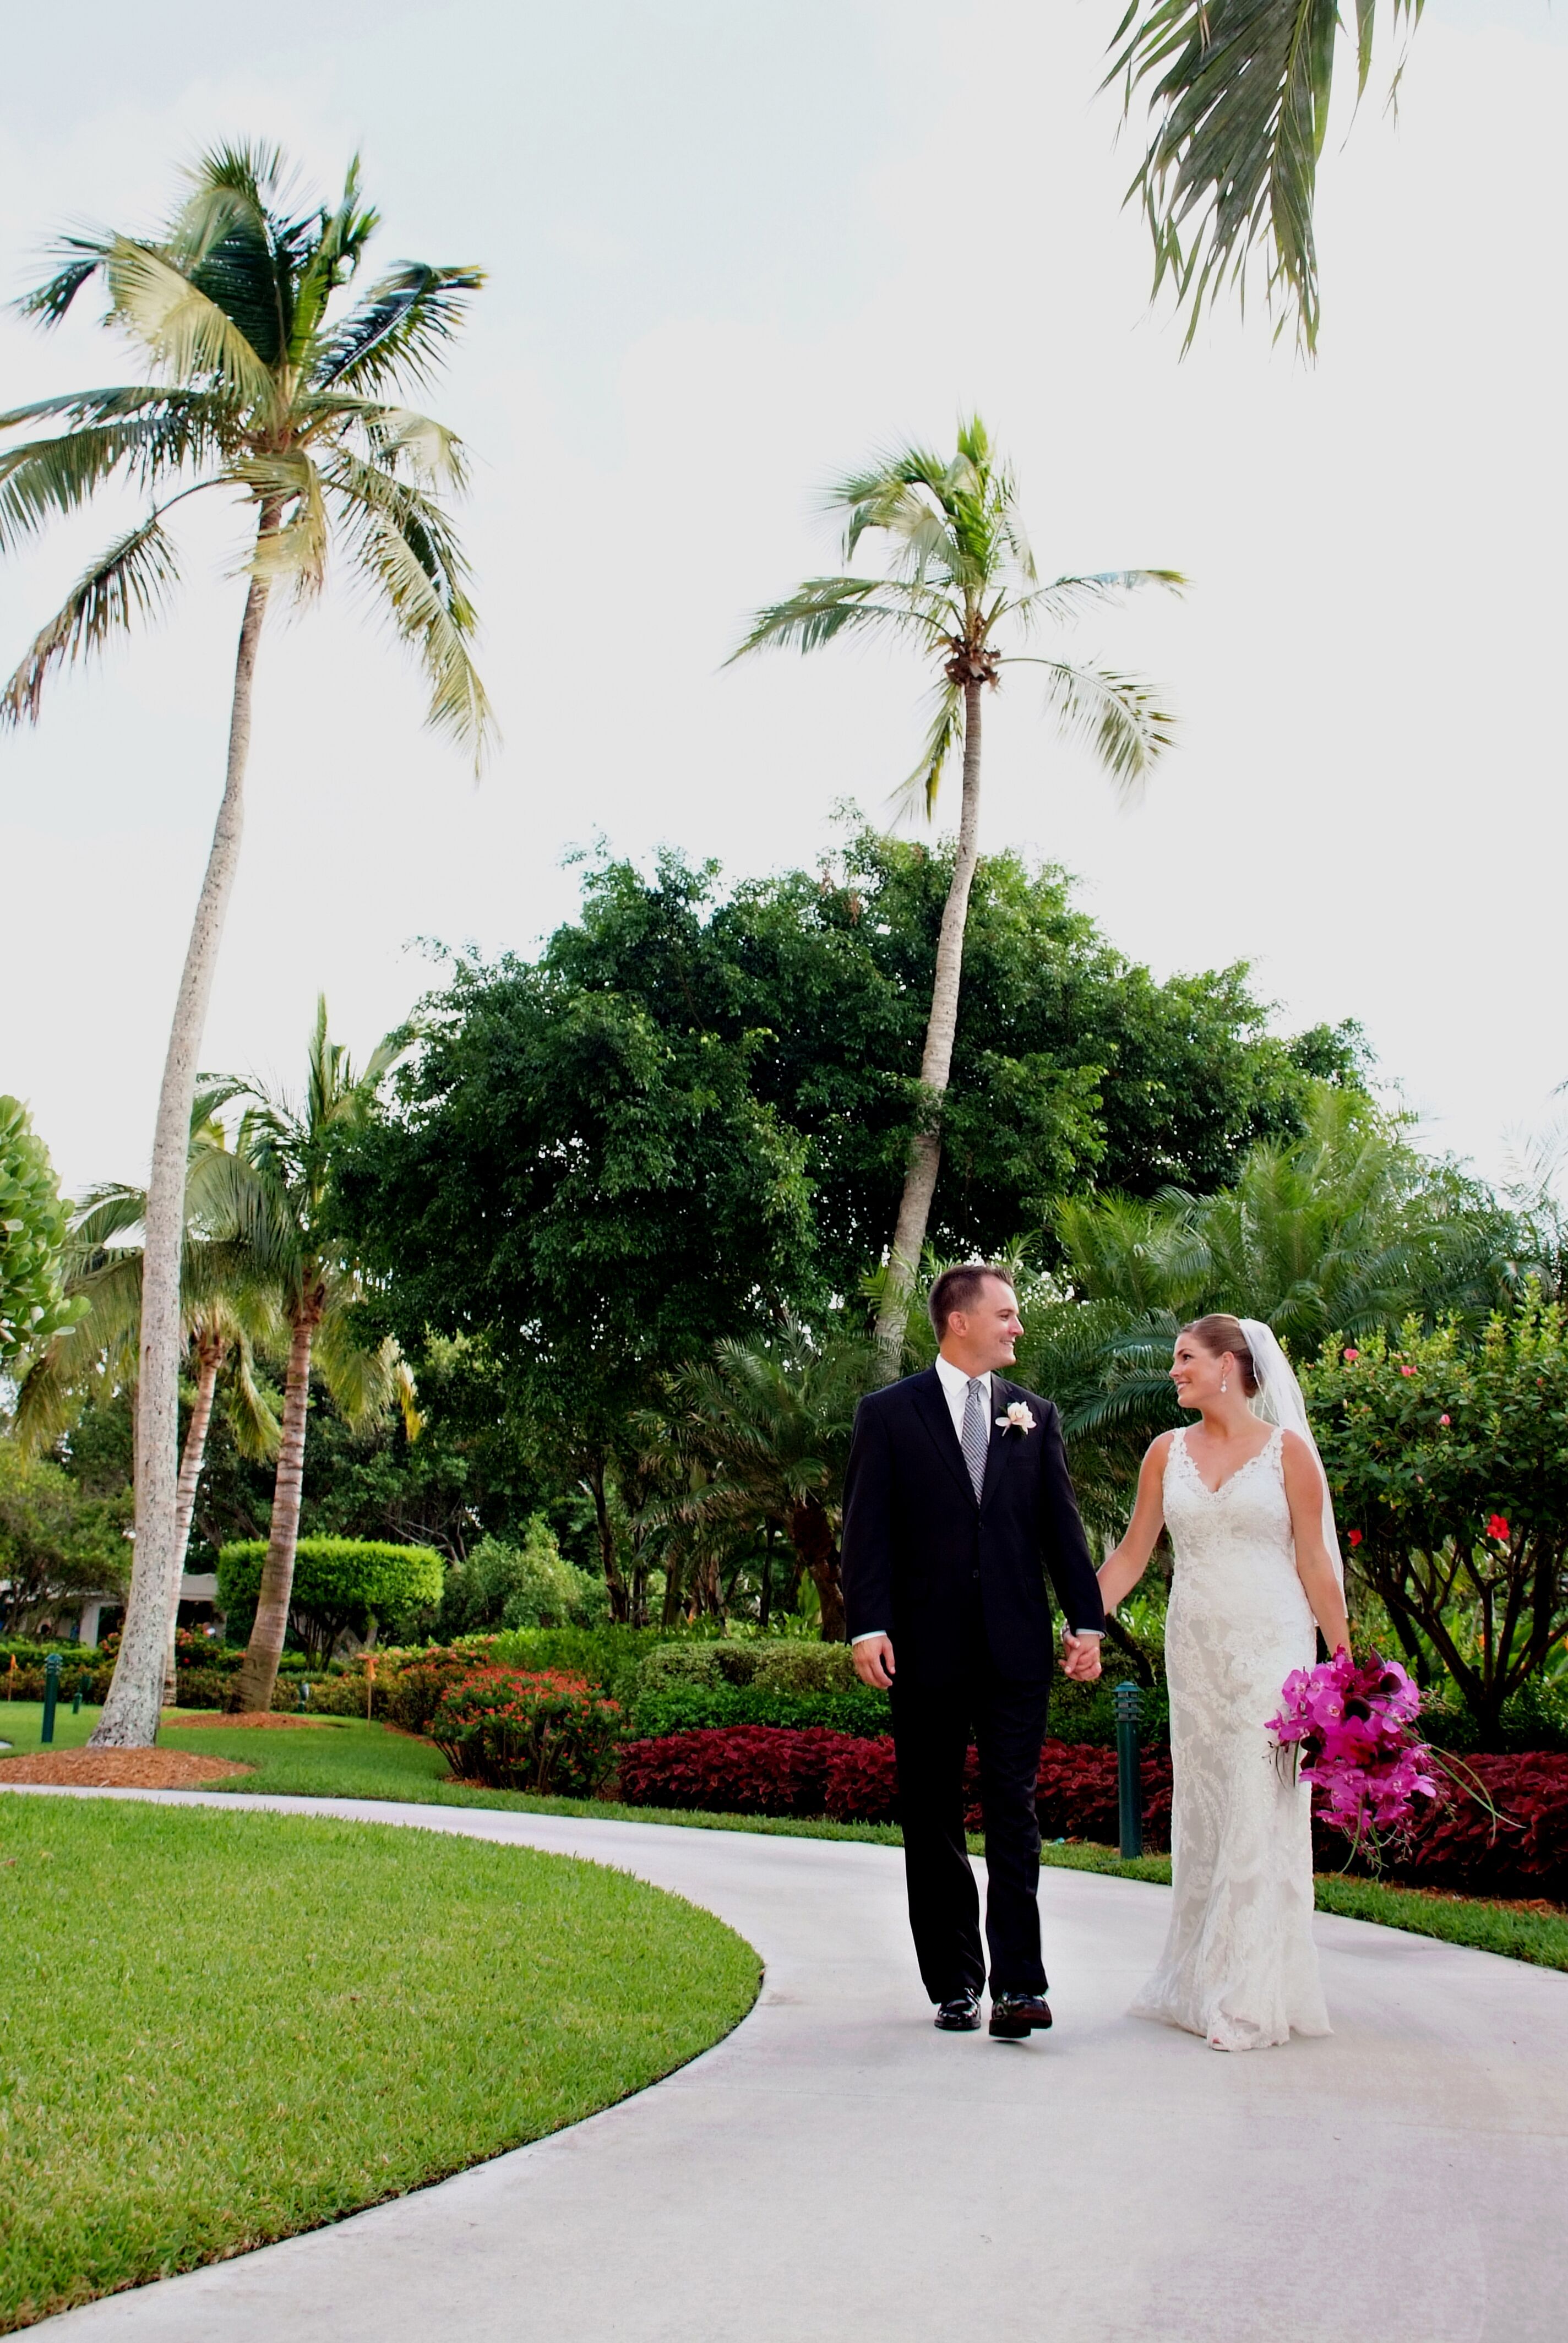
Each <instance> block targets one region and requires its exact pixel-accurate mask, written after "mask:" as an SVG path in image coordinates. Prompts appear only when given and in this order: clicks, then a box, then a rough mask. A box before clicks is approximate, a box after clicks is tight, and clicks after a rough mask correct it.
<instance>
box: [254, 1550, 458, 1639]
mask: <svg viewBox="0 0 1568 2343" xmlns="http://www.w3.org/2000/svg"><path fill="white" fill-rule="evenodd" d="M266 1552H267V1548H266V1539H265V1538H246V1539H241V1540H236V1543H235V1544H232V1545H226V1546H225V1547H224V1549H223V1551H222V1553H221V1554H219V1556H218V1565H217V1576H218V1600H219V1602H220V1603H221V1604H222V1605H223V1607H224V1608H225V1610H229V1609H231V1608H232V1609H233V1610H236V1611H241V1610H243V1611H252V1610H254V1609H255V1607H256V1595H257V1593H258V1591H259V1589H260V1586H261V1574H262V1567H263V1565H264V1564H265V1563H266ZM444 1580H445V1572H444V1570H443V1568H442V1564H441V1557H440V1555H439V1554H437V1553H435V1552H434V1550H433V1549H432V1548H431V1547H429V1546H420V1545H387V1544H382V1543H380V1542H379V1541H375V1540H371V1539H362V1538H301V1539H300V1541H299V1544H298V1546H297V1550H296V1554H295V1568H294V1591H293V1595H292V1598H291V1619H292V1622H293V1624H294V1626H295V1630H296V1633H297V1634H298V1635H299V1638H300V1641H301V1642H302V1643H303V1644H305V1646H306V1649H307V1652H310V1653H311V1654H315V1655H317V1657H319V1658H321V1659H322V1660H325V1658H326V1655H327V1653H328V1652H329V1651H330V1650H331V1648H332V1646H333V1644H335V1643H336V1642H337V1638H338V1636H339V1635H340V1634H342V1633H343V1632H344V1630H345V1628H352V1629H353V1630H354V1631H355V1632H356V1633H358V1634H368V1633H369V1631H370V1628H371V1626H372V1624H376V1625H377V1626H379V1625H387V1626H389V1627H392V1628H393V1629H395V1630H396V1629H397V1628H400V1627H404V1626H407V1625H409V1624H415V1623H417V1621H418V1620H419V1619H420V1618H421V1617H422V1616H427V1615H429V1614H432V1613H433V1612H434V1610H435V1608H436V1605H437V1604H438V1603H439V1602H440V1599H441V1594H442V1588H443V1584H444Z"/></svg>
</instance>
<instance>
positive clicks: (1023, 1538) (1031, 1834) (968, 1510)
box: [843, 1263, 1105, 2041]
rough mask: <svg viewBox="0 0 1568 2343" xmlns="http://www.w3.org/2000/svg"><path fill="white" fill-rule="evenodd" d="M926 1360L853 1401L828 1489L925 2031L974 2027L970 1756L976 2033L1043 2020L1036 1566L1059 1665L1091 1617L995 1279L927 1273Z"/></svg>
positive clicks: (1043, 1646) (1014, 1305)
mask: <svg viewBox="0 0 1568 2343" xmlns="http://www.w3.org/2000/svg"><path fill="white" fill-rule="evenodd" d="M930 1315H931V1324H932V1326H933V1327H934V1328H935V1330H936V1336H937V1342H938V1345H939V1355H938V1358H937V1363H936V1365H935V1366H934V1367H928V1368H927V1370H926V1371H925V1373H923V1374H918V1375H910V1376H908V1377H907V1378H906V1379H905V1380H904V1381H903V1382H902V1383H893V1384H890V1386H889V1387H888V1389H886V1390H885V1391H879V1392H873V1393H871V1394H870V1395H869V1398H866V1399H863V1400H862V1401H861V1403H860V1405H859V1412H858V1413H857V1414H856V1417H855V1433H854V1439H853V1441H852V1443H851V1444H850V1449H849V1470H848V1473H847V1474H846V1477H845V1482H844V1533H843V1579H844V1599H845V1604H846V1606H847V1609H848V1612H849V1637H850V1640H851V1642H852V1643H853V1645H854V1651H855V1666H856V1670H857V1672H858V1674H859V1677H860V1679H861V1682H862V1683H864V1684H875V1685H879V1686H881V1687H883V1688H884V1689H886V1690H887V1691H888V1692H889V1694H890V1704H891V1707H892V1717H893V1746H894V1752H895V1755H896V1757H897V1760H898V1769H899V1810H900V1817H901V1819H902V1823H903V1830H904V1870H905V1876H906V1880H907V1884H908V1888H909V1898H910V1927H911V1929H912V1930H913V1932H914V1938H915V1952H916V1956H917V1957H918V1958H919V1961H920V1976H921V1977H922V1978H923V1980H924V1982H925V1987H926V1991H927V1992H928V1993H929V1994H930V1997H931V1999H932V2001H933V2002H935V2003H936V2005H937V2016H936V2023H937V2025H938V2026H939V2027H940V2029H941V2030H942V2031H943V2032H944V2033H949V2034H969V2033H973V2032H974V2031H975V2029H976V2028H977V2027H978V2026H979V2025H980V1987H981V1986H982V1985H983V1984H984V1983H985V1979H986V1963H985V1959H984V1957H983V1956H982V1954H981V1950H980V1898H979V1896H978V1895H977V1893H976V1890H975V1881H974V1874H973V1872H972V1871H971V1870H970V1860H969V1854H968V1851H967V1848H966V1846H965V1842H964V1788H963V1776H964V1758H965V1753H966V1751H967V1749H968V1747H969V1745H970V1738H971V1735H972V1738H973V1740H974V1743H975V1745H976V1747H977V1749H978V1750H979V1753H980V1803H981V1805H982V1808H983V1811H984V1815H985V1834H986V1871H987V1877H988V1881H989V1886H988V1891H987V1896H986V1941H987V1944H988V1946H989V1947H990V1994H991V2015H990V2030H991V2032H992V2034H993V2035H997V2036H1000V2037H1001V2038H1002V2039H1004V2040H1010V2041H1020V2040H1023V2039H1024V2038H1025V2037H1027V2036H1028V2035H1029V2034H1030V2032H1031V2031H1033V2030H1034V2029H1036V2028H1041V2027H1044V2026H1049V2025H1050V2008H1049V2007H1048V2006H1047V2004H1046V2001H1045V1986H1046V1978H1045V1971H1044V1969H1043V1968H1042V1967H1041V1966H1040V1907H1039V1904H1038V1901H1037V1891H1038V1888H1039V1885H1040V1826H1039V1823H1038V1821H1037V1819H1036V1815H1035V1804H1034V1791H1035V1778H1036V1775H1038V1773H1039V1770H1040V1744H1041V1742H1042V1741H1043V1740H1044V1738H1045V1718H1046V1704H1047V1701H1048V1699H1049V1696H1050V1672H1051V1642H1052V1637H1051V1615H1050V1597H1049V1596H1048V1594H1047V1593H1046V1588H1045V1574H1046V1572H1047V1571H1049V1572H1050V1576H1051V1579H1052V1581H1053V1582H1054V1584H1055V1586H1056V1591H1057V1594H1058V1595H1059V1596H1060V1601H1061V1605H1062V1609H1063V1612H1064V1614H1065V1623H1064V1624H1063V1628H1062V1660H1063V1665H1064V1667H1065V1669H1066V1672H1067V1674H1069V1675H1070V1676H1072V1677H1075V1678H1077V1679H1079V1680H1081V1681H1089V1680H1091V1679H1092V1678H1093V1677H1095V1676H1097V1675H1098V1674H1100V1641H1099V1639H1100V1637H1101V1634H1103V1632H1104V1626H1105V1614H1104V1612H1103V1610H1102V1608H1101V1601H1100V1590H1099V1587H1098V1586H1097V1584H1096V1583H1095V1576H1094V1565H1093V1564H1092V1563H1091V1560H1090V1554H1089V1544H1088V1541H1087V1540H1086V1538H1085V1537H1084V1534H1083V1524H1082V1523H1081V1521H1080V1519H1079V1515H1078V1505H1077V1503H1076V1501H1075V1499H1074V1497H1073V1493H1072V1483H1071V1482H1070V1480H1069V1479H1068V1475H1067V1458H1066V1455H1065V1453H1064V1451H1063V1448H1062V1443H1061V1429H1060V1421H1059V1419H1058V1416H1057V1412H1056V1409H1055V1407H1054V1406H1053V1405H1052V1404H1051V1403H1050V1400H1042V1399H1037V1398H1036V1397H1035V1396H1034V1394H1033V1393H1031V1392H1027V1391H1024V1390H1023V1389H1022V1388H1021V1387H1020V1385H1019V1384H1017V1383H1007V1382H1004V1381H1003V1379H1002V1376H1001V1375H1000V1373H999V1372H998V1371H999V1369H1000V1368H1003V1367H1010V1365H1011V1364H1012V1361H1013V1352H1014V1345H1015V1344H1016V1342H1017V1341H1018V1338H1019V1336H1020V1334H1021V1333H1022V1332H1023V1323H1022V1321H1021V1320H1020V1317H1019V1314H1018V1301H1017V1297H1016V1296H1015V1294H1014V1292H1013V1290H1012V1287H1011V1285H1010V1282H1009V1281H1008V1278H1007V1276H1006V1274H1005V1272H1003V1271H1001V1270H1000V1269H993V1268H990V1266H988V1265H986V1264H983V1263H973V1264H970V1265H969V1266H967V1267H964V1268H961V1269H950V1270H946V1271H944V1272H943V1273H942V1275H941V1276H940V1277H939V1278H938V1280H937V1282H936V1283H935V1285H934V1286H933V1287H932V1289H931V1297H930Z"/></svg>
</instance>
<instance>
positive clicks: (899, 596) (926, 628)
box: [733, 416, 1183, 1381]
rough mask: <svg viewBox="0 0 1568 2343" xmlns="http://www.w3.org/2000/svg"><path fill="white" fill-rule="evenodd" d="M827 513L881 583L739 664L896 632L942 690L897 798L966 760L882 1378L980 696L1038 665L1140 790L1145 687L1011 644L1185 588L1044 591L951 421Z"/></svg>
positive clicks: (804, 598)
mask: <svg viewBox="0 0 1568 2343" xmlns="http://www.w3.org/2000/svg"><path fill="white" fill-rule="evenodd" d="M828 505H829V510H838V511H842V512H843V514H844V515H845V517H846V518H845V525H844V558H845V559H846V560H852V559H853V558H854V556H855V552H856V549H857V548H858V547H859V543H860V540H861V539H862V538H864V537H865V536H866V535H867V534H868V533H869V532H870V531H873V530H875V531H879V532H880V533H881V534H882V535H883V536H884V537H885V538H887V540H888V543H889V547H890V560H889V563H888V569H887V574H886V575H885V576H883V577H869V578H861V577H839V578H808V579H807V581H806V582H805V584H804V585H803V586H800V587H799V588H797V590H796V591H795V592H794V593H793V594H791V595H790V596H789V599H788V600H787V601H783V602H779V603H776V604H774V606H773V607H772V608H770V609H766V610H759V612H758V613H757V616H756V619H755V622H754V624H753V626H752V628H751V631H750V633H749V635H748V636H747V638H746V639H745V641H744V642H743V643H742V644H741V645H740V648H739V650H738V651H736V652H735V653H734V654H733V657H734V658H735V659H742V658H744V657H745V656H746V655H747V654H748V653H749V652H750V651H757V650H763V649H774V648H783V647H785V646H788V645H791V644H792V645H794V646H795V648H796V649H799V650H801V651H813V650H817V649H820V647H821V646H822V645H823V644H824V643H828V642H831V641H832V640H833V639H835V637H837V636H839V635H840V634H842V633H845V632H846V631H849V630H860V631H864V630H867V629H869V630H871V631H872V632H875V633H879V634H890V635H892V636H894V637H896V638H898V639H901V640H903V641H906V642H909V643H910V644H912V645H913V647H914V648H915V649H917V650H919V651H920V652H921V653H923V654H924V656H925V657H926V658H927V659H930V660H934V661H935V662H936V664H937V667H938V669H939V673H940V681H939V682H938V684H937V687H936V709H935V713H934V715H933V717H932V720H931V726H930V732H929V733H928V735H927V738H926V743H925V748H924V749H923V750H922V752H921V756H920V763H919V765H918V766H917V767H916V769H915V770H914V772H913V773H912V774H911V775H910V779H909V780H908V781H907V782H906V784H905V785H904V790H903V792H902V796H903V798H904V799H905V800H906V801H919V800H922V799H923V801H924V805H925V810H926V814H927V817H928V819H930V817H931V816H932V815H933V814H934V812H935V809H936V801H937V792H938V790H939V789H940V784H941V779H942V773H943V770H944V768H945V767H946V764H947V761H948V758H949V756H950V753H951V752H952V751H953V750H954V749H959V750H961V753H962V758H963V793H962V799H961V801H960V814H959V839H958V853H957V857H956V859H955V860H954V863H953V875H952V880H951V883H950V887H949V890H948V897H947V901H946V904H945V905H944V907H943V910H942V923H941V932H940V937H939V940H938V943H937V963H936V975H935V980H934V982H933V984H932V987H931V1007H930V1017H929V1019H928V1021H927V1024H926V1040H925V1049H924V1051H923V1054H922V1056H921V1060H920V1091H921V1105H920V1113H919V1119H918V1121H917V1123H916V1128H915V1131H914V1134H913V1137H912V1140H911V1142H910V1158H909V1165H908V1169H907V1171H906V1172H905V1175H904V1186H903V1194H902V1196H901V1198H900V1204H899V1213H898V1220H897V1222H896V1224H895V1226H894V1230H893V1236H892V1243H891V1247H890V1254H889V1262H888V1268H889V1275H888V1278H887V1280H886V1282H885V1284H884V1287H883V1289H882V1299H881V1302H880V1303H879V1309H878V1314H877V1354H878V1363H879V1373H880V1375H881V1377H882V1379H883V1380H884V1381H890V1380H891V1378H892V1377H893V1376H894V1375H895V1374H896V1373H898V1370H899V1358H900V1346H901V1343H902V1340H903V1330H904V1324H905V1321H906V1320H907V1318H908V1316H909V1309H910V1291H911V1288H912V1285H913V1282H914V1277H915V1272H916V1269H917V1267H918V1264H919V1262H920V1249H921V1246H922V1245H923V1244H924V1242H925V1235H926V1225H927V1222H928V1221H929V1220H930V1209H931V1198H932V1195H933V1194H934V1192H935V1190H936V1184H937V1173H938V1171H939V1169H940V1163H941V1149H942V1139H941V1108H942V1097H943V1093H944V1092H945V1091H946V1090H947V1086H948V1080H949V1076H950V1072H951V1069H952V1056H953V1037H954V1033H955V1031H956V1030H957V1025H958V1011H959V980H960V972H961V969H962V963H963V947H964V927H965V922H966V920H967V918H968V912H969V898H970V884H971V882H972V880H973V878H974V871H975V863H976V861H977V860H978V858H979V854H980V709H981V699H982V695H983V693H984V692H985V691H986V690H987V689H995V687H996V686H997V684H999V683H1000V680H1001V675H1002V670H1003V669H1004V668H1008V667H1016V666H1019V665H1025V666H1031V667H1038V668H1040V669H1042V670H1043V680H1044V683H1045V688H1046V699H1047V703H1048V705H1049V706H1050V707H1051V708H1052V709H1054V710H1055V713H1056V717H1057V719H1058V722H1059V724H1060V727H1061V729H1063V730H1064V731H1065V732H1066V733H1067V734H1068V735H1069V736H1070V737H1073V738H1076V739H1081V740H1083V741H1086V742H1087V743H1088V745H1089V746H1090V747H1091V749H1092V750H1093V752H1094V754H1095V755H1096V756H1097V757H1098V758H1099V759H1100V762H1101V765H1102V766H1103V767H1104V769H1105V770H1106V771H1107V773H1108V774H1109V775H1110V776H1111V779H1112V781H1114V782H1115V783H1116V784H1117V786H1118V787H1119V788H1120V789H1122V790H1123V791H1124V792H1132V791H1135V790H1136V789H1138V788H1139V787H1140V785H1141V783H1142V781H1143V780H1144V779H1145V778H1146V776H1147V775H1148V773H1149V771H1150V769H1151V767H1152V766H1153V764H1154V762H1155V760H1156V759H1157V758H1158V757H1159V756H1160V755H1161V751H1162V750H1163V749H1166V748H1167V747H1168V746H1169V745H1170V740H1171V719H1170V718H1169V716H1167V715H1165V714H1163V713H1162V712H1161V709H1159V708H1158V707H1157V706H1156V705H1155V703H1154V701H1153V699H1152V698H1151V694H1150V692H1149V690H1148V689H1147V688H1146V687H1145V686H1144V685H1143V684H1141V683H1140V682H1138V681H1136V680H1135V679H1133V678H1131V677H1130V676H1124V675H1117V674H1114V673H1113V672H1112V671H1111V669H1107V668H1103V667H1101V666H1099V665H1096V664H1094V663H1092V662H1091V663H1088V664H1084V663H1082V662H1075V661H1072V660H1070V659H1062V658H1048V657H1044V656H1041V655H1040V653H1038V652H1034V651H1029V650H1024V649H1019V648H1017V647H1016V646H1018V645H1019V644H1020V643H1023V642H1027V641H1029V640H1030V639H1032V636H1033V633H1034V629H1035V628H1036V627H1037V626H1038V625H1039V623H1040V621H1041V620H1042V619H1054V620H1058V621H1060V620H1063V619H1067V618H1071V617H1072V616H1074V615H1075V614H1076V613H1077V612H1078V611H1080V610H1081V609H1082V608H1085V607H1086V606H1088V605H1091V604H1093V603H1097V602H1102V601H1104V600H1106V599H1108V598H1111V597H1114V596H1117V595H1120V594H1122V593H1126V592H1128V591H1130V590H1131V589H1132V588H1136V587H1139V586H1145V585H1150V584H1160V585H1163V586H1170V587H1180V586H1181V584H1182V582H1183V581H1182V579H1181V577H1180V576H1179V574H1178V573H1177V572H1176V571H1175V570H1173V569H1120V570H1114V571H1106V572H1102V573H1101V574H1099V575H1097V576H1092V577H1081V578H1057V579H1056V580H1055V581H1054V582H1053V583H1052V584H1050V585H1049V586H1041V585H1040V583H1039V582H1038V579H1037V576H1036V572H1035V566H1034V558H1033V556H1032V554H1031V553H1030V549H1029V542H1028V539H1027V538H1026V537H1025V535H1024V530H1023V524H1022V521H1021V519H1020V516H1019V511H1018V499H1017V491H1016V488H1015V487H1014V483H1013V477H1012V473H1011V470H1010V468H1009V467H1008V466H1007V465H1005V464H1003V463H1001V462H1000V461H999V460H998V459H997V458H996V457H995V456H994V454H993V453H992V449H991V445H990V437H989V436H988V434H987V432H986V428H985V426H984V424H983V423H981V421H980V417H978V416H973V417H970V418H969V419H968V420H967V421H965V422H963V423H961V424H960V428H959V434H958V447H957V450H956V452H955V454H954V455H953V456H952V457H951V458H945V459H944V458H941V457H940V456H936V455H933V454H931V453H930V451H929V450H928V449H925V448H922V447H909V448H905V449H903V450H901V451H900V452H899V453H897V454H894V455H891V456H885V457H882V458H879V459H878V460H877V461H876V462H874V463H873V464H872V465H871V466H870V467H869V469H867V470H866V471H863V472H858V473H856V474H855V475H853V477H852V478H849V479H847V480H843V481H840V482H839V485H838V486H837V487H835V488H832V489H830V490H829V497H828Z"/></svg>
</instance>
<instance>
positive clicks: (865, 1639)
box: [849, 1627, 888, 1644]
mask: <svg viewBox="0 0 1568 2343" xmlns="http://www.w3.org/2000/svg"><path fill="white" fill-rule="evenodd" d="M887 1632H888V1631H887V1629H886V1628H885V1627H868V1628H867V1630H866V1632H865V1634H863V1635H851V1636H850V1638H849V1641H850V1643H851V1644H874V1643H875V1642H876V1640H877V1638H878V1636H879V1635H885V1634H887Z"/></svg>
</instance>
